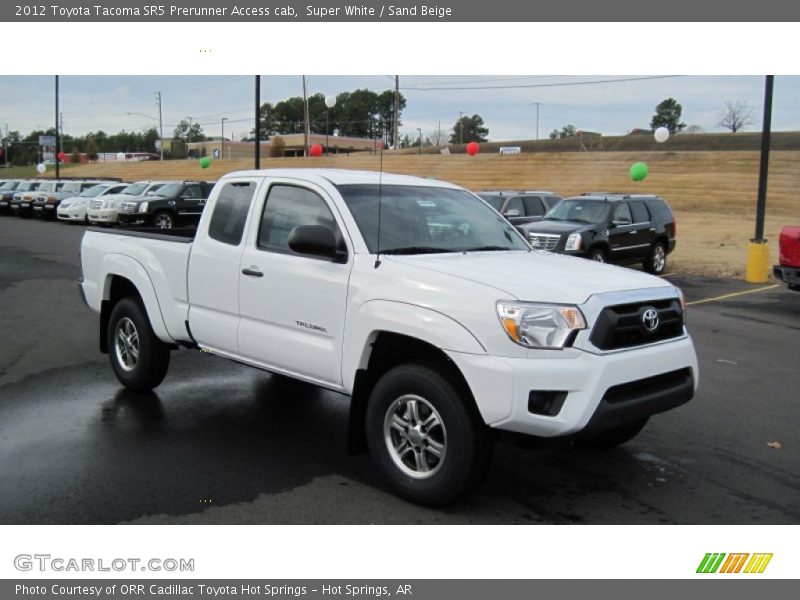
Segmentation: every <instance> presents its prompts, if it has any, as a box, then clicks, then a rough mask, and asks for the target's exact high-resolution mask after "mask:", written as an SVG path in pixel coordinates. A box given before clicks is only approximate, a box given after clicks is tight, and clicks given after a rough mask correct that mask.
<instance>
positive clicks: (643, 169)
mask: <svg viewBox="0 0 800 600" xmlns="http://www.w3.org/2000/svg"><path fill="white" fill-rule="evenodd" d="M645 177H647V165H646V164H645V163H643V162H636V163H633V164H632V165H631V179H633V180H634V181H641V180H642V179H644V178H645Z"/></svg>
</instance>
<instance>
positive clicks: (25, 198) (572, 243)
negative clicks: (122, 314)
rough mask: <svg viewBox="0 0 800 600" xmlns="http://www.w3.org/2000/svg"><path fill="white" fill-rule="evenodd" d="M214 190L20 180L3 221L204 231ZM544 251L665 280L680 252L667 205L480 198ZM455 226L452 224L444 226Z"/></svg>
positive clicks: (595, 197) (659, 201)
mask: <svg viewBox="0 0 800 600" xmlns="http://www.w3.org/2000/svg"><path fill="white" fill-rule="evenodd" d="M213 187H214V182H208V181H174V180H167V181H150V180H147V181H137V182H134V183H126V182H122V181H119V180H100V179H92V180H52V179H36V180H13V181H6V182H2V183H1V184H0V194H2V195H0V213H3V214H12V215H18V216H21V217H30V216H39V217H42V218H49V219H58V220H60V221H68V222H79V223H81V222H82V223H87V224H94V225H119V226H121V227H155V228H159V229H172V228H173V227H178V226H196V225H197V223H198V222H199V221H200V215H201V214H202V213H203V208H204V207H205V204H206V201H207V199H208V197H209V194H210V193H211V189H212V188H213ZM477 194H478V196H480V197H481V198H482V199H483V200H484V201H486V202H487V203H488V204H489V205H490V206H492V208H494V209H495V210H496V211H497V212H499V213H500V214H501V215H503V216H504V217H505V218H506V220H508V221H509V222H510V223H511V224H512V225H514V226H515V227H516V228H517V229H518V230H519V231H520V232H521V233H522V234H523V235H524V236H525V238H526V239H527V240H528V242H529V243H530V244H531V246H532V247H533V248H534V249H537V250H546V251H548V252H557V253H560V254H567V255H572V256H580V257H583V258H588V259H590V260H594V261H598V262H610V263H615V264H631V263H641V264H642V265H643V267H644V269H645V270H646V271H648V272H650V273H654V274H657V275H658V274H661V273H663V272H664V270H665V269H666V266H667V255H668V254H669V253H670V252H672V251H673V250H674V248H675V240H676V235H677V227H676V224H675V216H674V215H673V213H672V211H671V210H670V208H669V205H668V204H667V203H666V201H665V200H664V199H663V198H660V197H658V196H654V195H643V194H624V193H616V192H587V193H585V194H582V195H580V196H573V197H569V198H562V197H561V196H559V195H558V194H556V193H554V192H552V191H545V190H508V189H503V190H483V191H480V192H478V193H477ZM440 225H442V226H445V227H446V226H447V224H440Z"/></svg>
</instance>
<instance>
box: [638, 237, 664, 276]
mask: <svg viewBox="0 0 800 600" xmlns="http://www.w3.org/2000/svg"><path fill="white" fill-rule="evenodd" d="M642 266H643V267H644V270H645V271H647V272H648V273H652V274H653V275H661V273H663V272H664V271H665V270H666V268H667V246H666V244H664V242H656V243H655V244H653V246H652V248H650V252H649V253H648V254H647V258H645V259H644V262H643V263H642Z"/></svg>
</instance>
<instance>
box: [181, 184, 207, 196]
mask: <svg viewBox="0 0 800 600" xmlns="http://www.w3.org/2000/svg"><path fill="white" fill-rule="evenodd" d="M182 195H183V196H187V197H189V198H202V196H203V194H202V193H201V192H200V186H199V185H196V184H195V185H187V186H186V191H184V192H183V194H182Z"/></svg>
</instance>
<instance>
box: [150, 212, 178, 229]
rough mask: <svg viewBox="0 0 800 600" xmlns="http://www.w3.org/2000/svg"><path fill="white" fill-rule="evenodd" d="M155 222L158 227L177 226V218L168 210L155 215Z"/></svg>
mask: <svg viewBox="0 0 800 600" xmlns="http://www.w3.org/2000/svg"><path fill="white" fill-rule="evenodd" d="M153 224H154V225H155V226H156V227H157V228H158V229H172V228H173V227H174V226H175V219H173V218H172V215H171V214H169V213H168V212H163V211H162V212H157V213H156V214H155V215H153Z"/></svg>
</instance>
